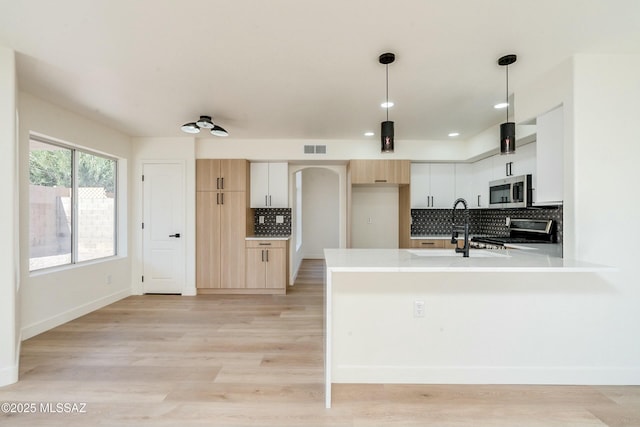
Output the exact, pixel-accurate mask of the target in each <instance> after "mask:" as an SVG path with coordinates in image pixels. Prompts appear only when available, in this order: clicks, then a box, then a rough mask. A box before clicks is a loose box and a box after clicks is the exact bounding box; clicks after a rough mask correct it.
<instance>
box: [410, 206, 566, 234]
mask: <svg viewBox="0 0 640 427" xmlns="http://www.w3.org/2000/svg"><path fill="white" fill-rule="evenodd" d="M451 213H452V209H411V235H412V236H430V235H438V234H444V235H446V234H449V233H451ZM458 215H460V216H458ZM507 217H511V218H527V219H553V220H554V221H555V222H556V227H557V236H556V237H557V241H558V243H562V206H557V207H545V208H528V209H469V223H470V230H469V232H470V233H471V234H483V235H490V236H504V235H508V234H509V228H508V227H507V226H506V219H507ZM456 218H459V219H460V221H461V220H462V211H461V210H458V211H456ZM456 222H457V221H456Z"/></svg>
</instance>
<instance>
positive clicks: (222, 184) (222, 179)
mask: <svg viewBox="0 0 640 427" xmlns="http://www.w3.org/2000/svg"><path fill="white" fill-rule="evenodd" d="M220 189H221V190H224V176H223V177H222V178H220Z"/></svg>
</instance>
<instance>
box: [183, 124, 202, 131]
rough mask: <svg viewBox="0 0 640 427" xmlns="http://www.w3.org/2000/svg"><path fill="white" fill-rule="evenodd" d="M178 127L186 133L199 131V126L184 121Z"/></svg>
mask: <svg viewBox="0 0 640 427" xmlns="http://www.w3.org/2000/svg"><path fill="white" fill-rule="evenodd" d="M180 129H182V131H183V132H186V133H200V128H199V127H198V125H197V124H195V123H185V124H183V125H182V127H181V128H180Z"/></svg>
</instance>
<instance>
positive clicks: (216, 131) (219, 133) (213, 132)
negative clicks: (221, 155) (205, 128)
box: [211, 125, 229, 136]
mask: <svg viewBox="0 0 640 427" xmlns="http://www.w3.org/2000/svg"><path fill="white" fill-rule="evenodd" d="M211 135H215V136H229V132H227V131H226V130H224V129H223V128H221V127H220V126H218V125H214V126H213V128H212V129H211Z"/></svg>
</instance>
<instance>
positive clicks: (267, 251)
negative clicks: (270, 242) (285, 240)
mask: <svg viewBox="0 0 640 427" xmlns="http://www.w3.org/2000/svg"><path fill="white" fill-rule="evenodd" d="M265 252H266V253H267V262H269V249H267V250H266V251H265Z"/></svg>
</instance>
